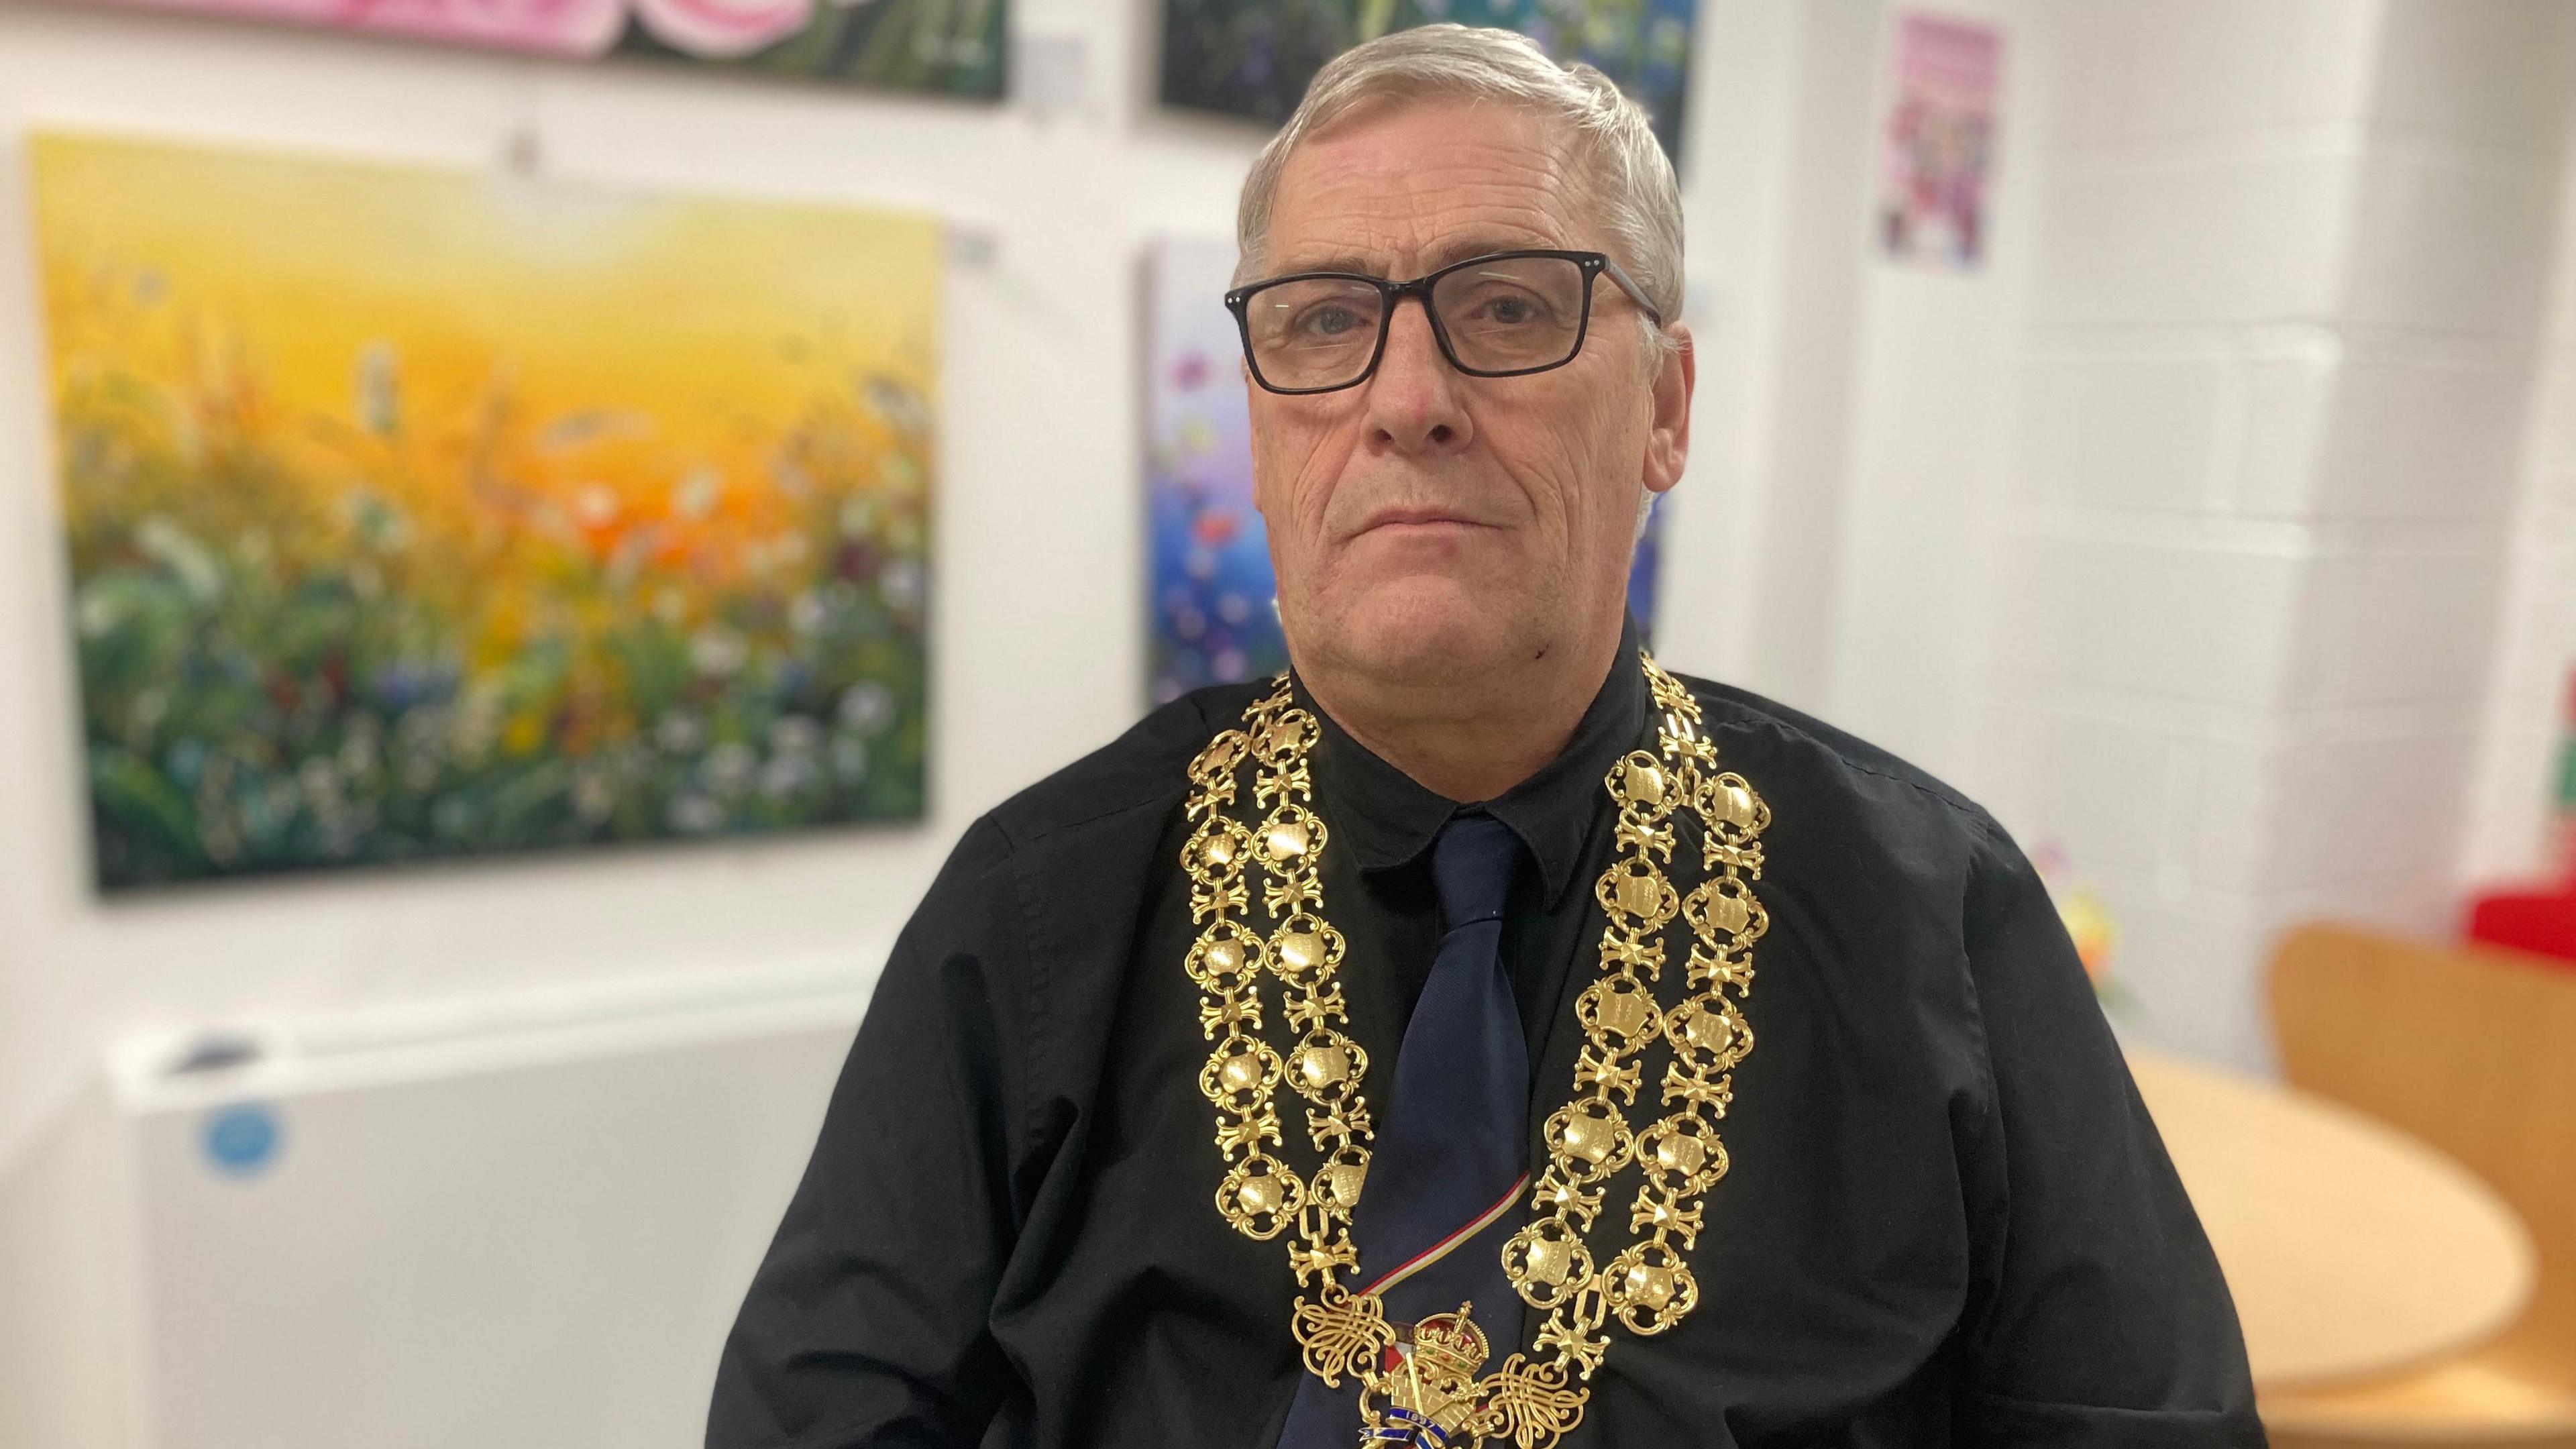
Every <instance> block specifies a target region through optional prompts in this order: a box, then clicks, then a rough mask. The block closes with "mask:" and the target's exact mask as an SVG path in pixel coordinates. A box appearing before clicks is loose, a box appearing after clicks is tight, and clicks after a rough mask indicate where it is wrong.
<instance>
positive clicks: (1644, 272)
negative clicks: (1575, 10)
mask: <svg viewBox="0 0 2576 1449" xmlns="http://www.w3.org/2000/svg"><path fill="white" fill-rule="evenodd" d="M1427 96H1437V97H1444V98H1456V99H1462V100H1486V101H1499V102H1502V103H1504V104H1506V105H1514V106H1521V107H1525V108H1527V109H1529V110H1531V111H1533V112H1535V113H1537V114H1538V115H1539V116H1540V117H1541V118H1543V119H1544V120H1546V121H1548V122H1550V123H1552V124H1553V125H1555V126H1557V127H1559V128H1561V129H1562V131H1563V132H1564V133H1565V135H1566V136H1567V138H1568V139H1569V140H1570V141H1571V142H1572V145H1571V148H1570V154H1569V159H1570V160H1571V162H1572V163H1573V165H1574V167H1575V175H1576V178H1577V180H1578V182H1579V184H1581V185H1582V186H1583V187H1584V188H1585V191H1586V192H1587V194H1588V196H1589V198H1590V199H1591V201H1592V202H1593V204H1594V205H1596V206H1598V207H1599V208H1600V217H1601V223H1602V228H1603V230H1605V231H1606V232H1608V233H1609V247H1608V250H1609V251H1610V253H1611V255H1612V256H1613V257H1614V258H1616V259H1617V260H1618V262H1619V264H1620V266H1622V267H1623V268H1625V269H1626V270H1627V273H1628V275H1629V277H1630V278H1631V279H1632V280H1634V281H1635V282H1636V284H1637V290H1639V291H1641V292H1643V293H1645V294H1646V300H1647V301H1648V302H1650V303H1652V304H1653V305H1654V308H1655V310H1656V311H1657V312H1660V313H1662V314H1663V318H1664V320H1665V321H1666V322H1667V323H1669V322H1672V321H1675V320H1677V319H1678V318H1679V317H1680V316H1681V312H1682V197H1681V184H1680V182H1679V180H1678V179H1677V178H1675V176H1674V175H1673V164H1672V162H1671V161H1670V160H1668V159H1667V158H1666V157H1665V155H1664V148H1663V145H1662V143H1660V142H1658V141H1657V140H1656V139H1655V131H1654V126H1653V124H1652V123H1651V122H1650V121H1649V120H1648V119H1647V116H1646V112H1645V109H1644V108H1643V107H1642V106H1639V105H1638V104H1637V103H1636V102H1635V101H1632V100H1630V99H1629V98H1628V97H1626V96H1625V95H1622V94H1620V91H1619V88H1618V87H1617V86H1615V85H1613V84H1611V81H1610V78H1609V77H1608V76H1606V75H1603V74H1602V73H1601V72H1600V71H1599V70H1598V69H1596V68H1594V67H1592V66H1589V65H1586V64H1583V63H1582V62H1580V61H1578V62H1576V63H1575V64H1573V65H1558V64H1557V63H1556V62H1555V61H1554V60H1552V59H1550V58H1549V57H1548V54H1547V52H1545V51H1543V50H1541V49H1539V48H1538V45H1537V43H1536V42H1534V41H1532V40H1531V39H1530V38H1529V37H1528V36H1525V35H1522V34H1519V33H1518V32H1516V31H1510V30H1495V29H1471V28H1469V27H1467V26H1464V25H1453V24H1446V23H1443V24H1439V25H1419V26H1415V27H1413V28H1412V29H1409V30H1398V31H1393V32H1391V33H1389V34H1386V35H1381V36H1379V37H1378V38H1377V39H1375V40H1371V41H1368V42H1366V43H1364V44H1361V45H1357V46H1354V47H1352V48H1351V49H1349V50H1346V51H1344V52H1342V53H1341V54H1340V55H1338V56H1335V57H1334V58H1333V59H1332V60H1331V61H1330V62H1328V63H1327V64H1326V65H1325V66H1324V68H1323V69H1322V70H1319V71H1317V72H1315V79H1314V80H1313V81H1312V82H1310V83H1309V84H1308V85H1307V87H1306V97H1305V99H1304V100H1302V101H1300V102H1298V104H1297V111H1296V114H1294V115H1292V116H1290V117H1289V118H1288V123H1287V124H1286V125H1283V126H1281V127H1280V128H1279V134H1277V135H1275V136H1273V137H1271V138H1270V144H1269V145H1267V146H1264V147H1262V148H1261V155H1260V158H1259V159H1257V160H1255V161H1254V162H1253V163H1252V171H1251V173H1250V174H1249V175H1247V176H1245V177H1244V179H1243V201H1242V204H1241V205H1240V206H1239V207H1238V208H1237V210H1236V212H1235V246H1236V248H1237V251H1238V253H1239V255H1240V260H1239V261H1238V262H1237V263H1236V265H1235V276H1234V280H1235V284H1236V285H1237V286H1240V285H1242V284H1243V283H1245V282H1249V281H1253V280H1255V279H1256V278H1258V277H1259V275H1260V274H1261V267H1262V246H1263V243H1264V241H1265V240H1266V238H1267V235H1268V232H1269V229H1270V209H1271V203H1272V202H1273V200H1274V199H1275V197H1276V195H1277V192H1278V189H1279V175H1280V173H1281V172H1282V171H1284V170H1286V169H1287V165H1288V156H1289V153H1290V152H1292V151H1294V150H1295V149H1296V148H1297V145H1298V143H1299V142H1301V141H1304V140H1305V139H1307V138H1308V137H1310V136H1312V135H1313V134H1314V133H1315V132H1317V131H1319V130H1321V129H1323V128H1324V127H1326V126H1329V125H1331V124H1332V123H1333V122H1334V121H1336V120H1338V119H1340V118H1341V117H1342V116H1343V115H1345V114H1347V113H1348V112H1349V111H1350V110H1351V109H1352V108H1354V107H1356V106H1358V105H1360V104H1362V103H1364V102H1367V101H1373V100H1381V99H1385V100H1398V99H1412V98H1420V97H1427ZM1646 326H1647V335H1648V336H1649V338H1651V339H1653V340H1654V341H1656V342H1657V343H1658V344H1660V345H1662V346H1664V347H1666V348H1669V347H1672V346H1676V345H1678V344H1677V343H1676V342H1675V340H1674V339H1673V338H1672V336H1671V335H1670V334H1669V333H1666V332H1664V331H1663V330H1662V329H1660V328H1657V327H1656V326H1655V325H1654V324H1653V323H1651V322H1649V323H1647V324H1646Z"/></svg>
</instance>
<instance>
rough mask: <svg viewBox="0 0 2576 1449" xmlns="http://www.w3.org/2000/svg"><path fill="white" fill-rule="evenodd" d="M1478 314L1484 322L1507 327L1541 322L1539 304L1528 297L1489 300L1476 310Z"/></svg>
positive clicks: (1509, 296)
mask: <svg viewBox="0 0 2576 1449" xmlns="http://www.w3.org/2000/svg"><path fill="white" fill-rule="evenodd" d="M1476 313H1477V316H1478V317H1479V318H1480V319H1482V320H1484V321H1487V322H1496V323H1500V324H1502V325H1503V326H1506V327H1521V326H1526V325H1527V324H1529V323H1532V322H1535V321H1537V320H1539V309H1538V306H1537V304H1536V303H1534V302H1532V301H1531V300H1530V299H1529V298H1527V297H1520V296H1511V295H1505V296H1499V297H1492V298H1488V299H1487V300H1486V302H1485V304H1484V305H1483V306H1481V307H1479V308H1477V309H1476Z"/></svg>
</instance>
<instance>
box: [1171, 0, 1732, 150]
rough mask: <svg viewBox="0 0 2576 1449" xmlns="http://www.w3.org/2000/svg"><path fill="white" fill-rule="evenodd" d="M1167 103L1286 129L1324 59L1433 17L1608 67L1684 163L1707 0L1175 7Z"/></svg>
mask: <svg viewBox="0 0 2576 1449" xmlns="http://www.w3.org/2000/svg"><path fill="white" fill-rule="evenodd" d="M1164 3H1165V8H1164V12H1163V82H1162V97H1163V104H1165V105H1167V106H1178V107H1182V108H1184V109H1188V110H1200V111H1216V112H1221V113H1223V114H1226V115H1234V116H1249V117H1252V118H1253V119H1255V120H1259V121H1267V122H1269V123H1271V124H1272V125H1276V124H1278V123H1279V122H1281V121H1284V120H1286V119H1288V115H1289V113H1290V112H1292V111H1294V110H1296V109H1297V101H1298V99H1299V98H1300V97H1301V96H1303V95H1304V94H1305V93H1306V82H1307V81H1309V80H1311V79H1313V78H1314V75H1315V72H1316V71H1318V70H1320V69H1322V68H1323V65H1324V62H1326V61H1328V60H1331V59H1332V58H1333V57H1334V56H1337V55H1339V54H1341V53H1342V52H1343V51H1345V50H1348V49H1350V48H1351V47H1352V46H1354V45H1357V44H1359V43H1360V42H1362V41H1364V40H1373V39H1375V38H1376V37H1378V36H1380V35H1383V34H1385V33H1387V32H1388V31H1391V30H1404V29H1408V28H1410V27H1412V26H1416V25H1423V24H1427V23H1429V22H1432V21H1439V20H1447V21H1455V22H1457V23H1459V24H1461V25H1492V26H1500V27H1502V28H1504V29H1507V30H1517V31H1519V32H1521V33H1522V34H1524V35H1527V36H1529V37H1530V38H1531V39H1533V40H1535V41H1537V42H1538V43H1539V47H1540V48H1541V49H1543V50H1545V51H1546V52H1547V53H1548V54H1550V55H1552V56H1554V57H1556V58H1557V59H1558V60H1559V61H1563V62H1566V63H1568V64H1571V63H1573V62H1575V61H1584V62H1587V63H1589V64H1591V65H1594V66H1597V67H1599V68H1600V69H1601V71H1602V72H1603V73H1604V74H1606V75H1608V76H1609V77H1610V79H1611V80H1612V81H1613V82H1615V83H1616V84H1617V85H1618V87H1619V89H1621V90H1622V91H1625V92H1626V93H1627V94H1628V95H1629V96H1630V97H1631V98H1633V99H1634V100H1636V101H1637V103H1638V104H1640V105H1642V106H1644V107H1645V108H1646V114H1647V115H1648V116H1650V117H1652V118H1653V121H1654V126H1655V136H1656V138H1657V139H1659V140H1661V141H1662V142H1663V143H1664V154H1666V155H1668V156H1672V157H1674V158H1676V159H1678V158H1679V157H1680V155H1681V137H1682V122H1683V106H1684V103H1685V102H1686V100H1687V99H1688V96H1689V91H1690V53H1691V20H1692V12H1693V11H1694V10H1695V9H1696V8H1697V0H1164Z"/></svg>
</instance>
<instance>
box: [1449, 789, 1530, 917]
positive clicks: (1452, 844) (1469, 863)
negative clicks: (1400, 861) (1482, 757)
mask: <svg viewBox="0 0 2576 1449" xmlns="http://www.w3.org/2000/svg"><path fill="white" fill-rule="evenodd" d="M1520 854H1521V842H1520V837H1519V836H1516V835H1514V834H1512V828H1511V827H1510V826H1508V825H1505V824H1504V823H1503V822H1501V821H1499V820H1497V819H1495V818H1494V817H1493V816H1491V815H1487V814H1485V813H1484V812H1483V811H1474V812H1471V813H1468V814H1462V815H1453V816H1451V817H1450V818H1449V823H1448V824H1446V825H1443V826H1441V827H1440V836H1439V838H1438V839H1437V840H1435V841H1433V842H1432V844H1431V880H1432V884H1433V885H1434V886H1435V887H1436V888H1437V889H1438V890H1439V892H1440V916H1441V928H1442V929H1443V930H1446V931H1454V930H1456V929H1458V928H1459V927H1460V926H1465V925H1472V924H1474V923H1475V922H1478V921H1498V920H1501V919H1502V916H1503V902H1504V901H1505V900H1506V899H1507V898H1508V897H1509V896H1510V895H1511V890H1512V867H1513V866H1515V865H1517V864H1519V863H1520Z"/></svg>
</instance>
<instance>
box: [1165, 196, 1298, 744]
mask: <svg viewBox="0 0 2576 1449" xmlns="http://www.w3.org/2000/svg"><path fill="white" fill-rule="evenodd" d="M1145 267H1146V309H1145V310H1146V338H1147V341H1146V355H1145V416H1146V421H1145V520H1146V540H1147V547H1146V557H1147V570H1148V572H1147V582H1146V594H1147V616H1148V620H1149V623H1148V631H1147V632H1148V637H1149V640H1150V643H1149V645H1148V648H1147V650H1146V654H1147V658H1148V661H1149V662H1148V668H1149V669H1150V670H1151V671H1152V682H1151V686H1150V693H1151V695H1152V697H1153V700H1154V702H1155V703H1157V704H1160V703H1162V702H1164V701H1166V700H1171V699H1177V698H1179V697H1180V696H1181V695H1183V694H1186V693H1188V692H1189V691H1190V690H1193V689H1196V688H1198V687H1199V686H1201V685H1205V684H1230V683H1233V682H1235V681H1237V680H1245V679H1259V678H1265V677H1267V676H1269V675H1272V674H1276V673H1277V672H1279V670H1281V669H1282V668H1285V667H1286V665H1287V663H1288V646H1287V644H1286V643H1285V641H1284V640H1282V639H1281V637H1280V633H1279V606H1278V586H1277V584H1276V582H1275V581H1274V580H1273V578H1272V576H1271V573H1270V542H1269V535H1268V533H1266V532H1265V531H1264V530H1263V528H1262V524H1261V515H1260V514H1259V513H1257V512H1255V511H1254V510H1253V506H1252V417H1251V412H1250V409H1249V408H1248V406H1247V404H1246V400H1245V395H1244V391H1243V389H1244V385H1245V384H1244V380H1243V367H1242V357H1243V351H1242V345H1241V344H1240V343H1239V342H1237V341H1236V340H1235V331H1234V314H1232V313H1230V312H1228V311H1226V310H1225V301H1224V298H1225V290H1226V288H1227V287H1228V286H1230V285H1232V281H1231V278H1232V276H1233V272H1234V243H1232V242H1230V241H1212V240H1200V239H1194V238H1192V239H1179V238H1173V239H1165V240H1162V241H1159V242H1157V243H1155V245H1154V246H1153V247H1152V248H1151V249H1150V250H1149V251H1148V252H1147V253H1146V263H1145Z"/></svg>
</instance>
